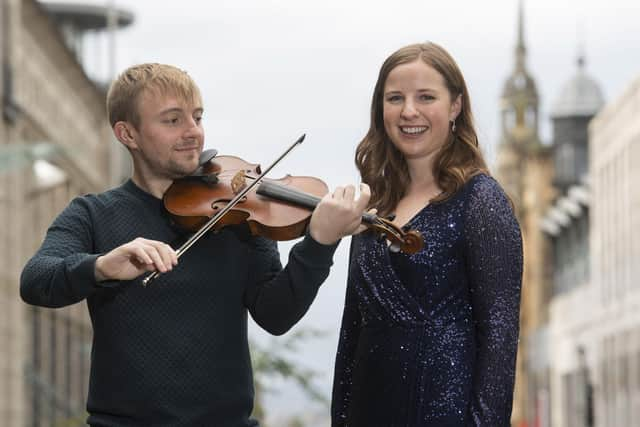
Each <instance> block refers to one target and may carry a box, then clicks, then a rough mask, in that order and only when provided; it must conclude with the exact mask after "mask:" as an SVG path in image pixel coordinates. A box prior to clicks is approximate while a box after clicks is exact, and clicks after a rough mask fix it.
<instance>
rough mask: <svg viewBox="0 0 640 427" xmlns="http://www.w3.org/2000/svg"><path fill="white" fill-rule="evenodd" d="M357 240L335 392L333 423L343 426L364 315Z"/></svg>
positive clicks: (351, 253) (337, 361)
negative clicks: (356, 267)
mask: <svg viewBox="0 0 640 427" xmlns="http://www.w3.org/2000/svg"><path fill="white" fill-rule="evenodd" d="M353 248H354V243H353V240H352V243H351V249H350V250H349V275H348V277H347V292H346V297H345V301H344V311H343V313H342V326H341V328H340V337H339V340H338V351H337V353H336V364H335V371H334V375H333V393H332V396H331V426H332V427H342V426H344V425H345V422H346V420H347V415H348V411H349V404H350V401H351V383H352V378H353V367H354V364H355V357H354V353H355V350H356V347H357V345H358V337H359V335H360V326H361V318H360V312H359V311H358V302H357V300H356V295H355V281H356V278H357V272H356V271H352V269H351V264H352V261H353Z"/></svg>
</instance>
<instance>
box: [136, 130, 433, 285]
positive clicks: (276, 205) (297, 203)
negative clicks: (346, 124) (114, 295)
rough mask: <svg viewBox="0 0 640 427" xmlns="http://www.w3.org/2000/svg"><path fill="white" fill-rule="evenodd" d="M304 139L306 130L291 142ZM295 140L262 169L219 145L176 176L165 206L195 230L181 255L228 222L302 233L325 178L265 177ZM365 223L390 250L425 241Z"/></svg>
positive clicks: (280, 235)
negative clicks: (221, 153)
mask: <svg viewBox="0 0 640 427" xmlns="http://www.w3.org/2000/svg"><path fill="white" fill-rule="evenodd" d="M303 139H304V135H303V136H302V137H301V138H299V139H298V141H296V143H294V145H293V146H295V145H297V144H299V143H300V142H302V140H303ZM293 146H292V147H290V148H289V150H288V151H287V152H285V153H284V154H283V155H282V156H281V157H280V158H279V159H278V160H276V162H274V164H272V165H271V166H270V167H269V168H268V169H267V170H265V171H264V172H263V171H262V169H261V167H260V165H259V164H253V163H249V162H247V161H245V160H243V159H241V158H239V157H236V156H230V155H225V156H216V152H215V150H212V151H213V153H211V152H210V153H209V154H208V156H207V153H203V154H204V155H205V156H206V161H204V162H202V161H201V165H200V167H199V168H198V170H197V171H196V173H195V174H193V175H191V176H187V177H184V178H180V179H177V180H175V181H174V182H173V183H172V184H171V186H169V188H168V189H167V191H166V192H165V194H164V197H163V203H164V207H165V209H166V211H167V212H168V213H169V215H170V216H171V219H172V221H173V222H174V224H176V225H177V226H178V227H180V228H182V229H184V230H187V231H193V232H195V234H194V235H193V236H192V237H191V238H190V239H189V240H188V241H187V242H186V243H185V244H184V245H183V246H182V247H181V248H180V249H179V250H178V256H180V255H181V254H182V253H184V252H185V251H186V250H187V249H188V248H189V247H190V246H191V245H192V244H193V243H195V241H196V240H198V239H199V238H200V237H201V236H202V234H203V233H204V232H206V231H208V230H219V229H221V228H223V227H225V226H228V225H242V224H245V225H247V226H248V229H249V230H250V232H251V234H253V235H256V236H263V237H267V238H269V239H271V240H278V241H283V240H293V239H296V238H298V237H301V236H303V235H304V233H305V231H306V229H307V226H308V224H309V221H310V219H311V214H312V211H313V209H314V208H315V207H316V205H317V204H318V203H319V202H320V200H321V198H322V197H323V196H324V195H325V194H327V193H328V192H329V188H328V187H327V185H326V184H325V183H324V182H323V181H322V180H320V179H318V178H315V177H309V176H291V175H286V176H285V177H283V178H280V179H270V178H265V175H266V174H267V172H269V170H270V169H271V168H272V167H273V166H274V165H275V163H277V162H278V161H279V160H280V159H282V157H284V156H285V155H286V154H287V153H288V152H289V151H290V150H291V149H292V148H293ZM201 160H202V158H201ZM362 224H363V225H365V226H366V227H368V228H370V229H372V230H374V231H375V232H377V233H378V234H379V235H380V236H381V237H383V238H385V239H387V240H388V241H389V243H390V245H389V248H390V250H391V251H394V252H398V251H402V252H404V253H409V254H413V253H416V252H418V251H419V250H420V249H422V247H423V245H424V241H423V239H422V236H421V234H420V233H419V232H418V231H415V230H409V231H405V230H403V229H401V228H400V227H398V226H396V225H395V224H393V223H392V222H391V221H390V220H387V219H384V218H380V217H378V216H376V215H374V214H370V213H365V214H363V215H362ZM157 275H158V273H157V272H154V273H152V274H151V275H149V276H148V277H147V278H146V279H144V280H143V285H145V286H146V284H147V283H148V282H149V281H150V280H151V279H153V278H154V277H156V276H157Z"/></svg>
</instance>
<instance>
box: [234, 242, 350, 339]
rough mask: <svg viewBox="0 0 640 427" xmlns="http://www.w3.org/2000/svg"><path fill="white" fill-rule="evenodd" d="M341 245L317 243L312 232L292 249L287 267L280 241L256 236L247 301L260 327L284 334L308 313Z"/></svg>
mask: <svg viewBox="0 0 640 427" xmlns="http://www.w3.org/2000/svg"><path fill="white" fill-rule="evenodd" d="M337 247H338V243H336V244H334V245H323V244H320V243H318V242H316V241H315V240H314V239H313V238H312V237H311V236H310V235H309V234H308V233H307V234H306V235H305V236H304V238H303V239H302V241H300V242H298V243H297V244H296V245H294V246H293V248H291V251H290V252H289V260H288V261H287V265H286V266H285V268H282V265H281V263H280V255H279V253H278V248H277V245H276V242H274V241H271V240H268V239H265V238H263V237H256V238H254V239H253V240H252V243H251V249H250V253H249V285H248V286H247V289H246V291H245V294H244V304H245V306H246V307H247V309H248V310H249V312H250V313H251V316H252V317H253V319H254V320H255V321H256V323H257V324H258V325H260V327H262V328H263V329H264V330H266V331H267V332H269V333H271V334H274V335H282V334H284V333H285V332H287V331H288V330H289V329H290V328H291V327H293V325H295V324H296V323H297V322H298V321H299V320H300V319H301V318H302V316H304V314H305V313H306V312H307V310H308V309H309V307H310V306H311V303H312V302H313V300H314V299H315V297H316V294H317V293H318V288H319V287H320V285H321V284H322V283H323V282H324V281H325V279H326V278H327V276H328V275H329V269H330V267H331V265H332V264H333V254H334V252H335V250H336V248H337Z"/></svg>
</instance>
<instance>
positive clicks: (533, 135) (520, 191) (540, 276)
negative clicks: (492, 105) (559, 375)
mask: <svg viewBox="0 0 640 427" xmlns="http://www.w3.org/2000/svg"><path fill="white" fill-rule="evenodd" d="M517 28H518V31H517V34H518V35H517V42H516V48H515V67H514V69H513V71H512V73H511V75H510V76H509V77H508V78H507V80H506V82H505V85H504V89H503V91H502V97H501V100H500V104H501V123H502V129H501V136H500V142H499V145H498V149H497V159H496V165H495V176H496V178H497V179H498V181H499V182H500V183H501V184H502V186H503V187H504V188H505V191H506V192H507V194H508V195H509V197H510V198H511V200H512V202H513V204H514V208H515V211H516V216H517V217H518V221H519V222H520V226H521V229H522V236H523V251H524V272H523V284H522V304H521V313H520V344H519V348H518V359H517V365H516V387H515V396H514V406H513V414H512V422H513V425H514V426H522V425H527V423H528V422H530V421H531V420H533V419H535V417H536V416H537V414H538V413H539V412H540V408H539V407H540V405H544V402H545V399H546V396H545V395H544V394H541V393H540V390H545V389H546V388H547V385H546V383H547V382H548V375H547V361H546V359H545V358H544V357H542V355H544V354H545V353H544V347H545V345H546V336H545V333H544V328H543V326H544V325H546V323H547V314H546V310H545V307H546V303H547V301H548V297H549V285H548V274H549V272H548V268H547V267H548V265H549V264H548V254H549V251H548V242H547V241H546V239H545V238H544V236H543V234H542V232H541V230H540V227H539V225H538V224H539V223H540V221H541V219H542V217H543V216H544V213H545V211H546V209H547V207H548V206H549V205H550V203H551V201H552V199H553V197H554V194H555V192H554V189H553V186H552V179H553V158H552V155H551V150H550V149H549V147H548V146H545V145H543V144H542V142H541V141H540V137H539V98H538V91H537V88H536V84H535V80H534V79H533V77H532V76H531V74H530V73H529V71H528V69H527V66H526V53H527V50H526V46H525V42H524V15H523V7H522V2H520V3H519V11H518V27H517Z"/></svg>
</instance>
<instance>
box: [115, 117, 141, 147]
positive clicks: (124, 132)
mask: <svg viewBox="0 0 640 427" xmlns="http://www.w3.org/2000/svg"><path fill="white" fill-rule="evenodd" d="M113 133H114V135H115V136H116V138H117V139H118V141H120V142H121V143H122V144H124V145H125V146H126V147H127V148H129V149H131V148H137V146H138V145H137V143H136V139H135V137H134V135H135V129H133V127H132V126H131V124H130V123H129V122H124V121H120V122H116V124H115V125H113Z"/></svg>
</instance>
